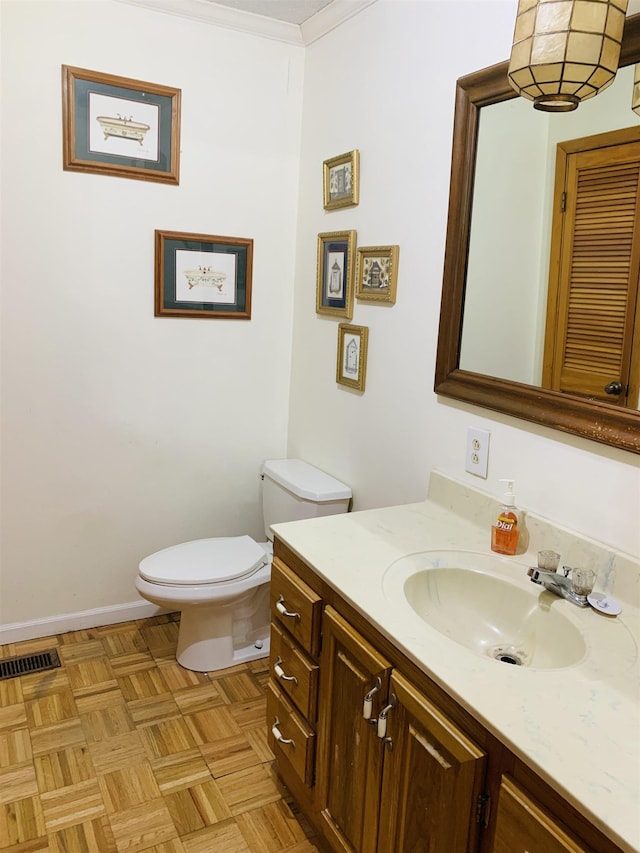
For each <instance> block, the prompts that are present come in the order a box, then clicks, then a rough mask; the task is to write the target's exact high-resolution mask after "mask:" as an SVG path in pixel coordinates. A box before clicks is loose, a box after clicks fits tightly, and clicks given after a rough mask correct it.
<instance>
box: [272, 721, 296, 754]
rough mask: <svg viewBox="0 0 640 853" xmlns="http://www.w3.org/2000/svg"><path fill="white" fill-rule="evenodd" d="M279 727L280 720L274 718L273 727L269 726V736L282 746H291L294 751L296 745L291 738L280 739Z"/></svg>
mask: <svg viewBox="0 0 640 853" xmlns="http://www.w3.org/2000/svg"><path fill="white" fill-rule="evenodd" d="M279 725H280V720H279V719H278V718H277V717H276V718H275V720H274V723H273V725H272V726H271V734H272V735H273V736H274V738H275V739H276V740H277V741H278V743H281V744H283V745H287V746H292V747H293V748H294V749H295V747H296V743H295V741H294V739H293V738H292V737H282V732H281V731H280V729H279V728H278V726H279Z"/></svg>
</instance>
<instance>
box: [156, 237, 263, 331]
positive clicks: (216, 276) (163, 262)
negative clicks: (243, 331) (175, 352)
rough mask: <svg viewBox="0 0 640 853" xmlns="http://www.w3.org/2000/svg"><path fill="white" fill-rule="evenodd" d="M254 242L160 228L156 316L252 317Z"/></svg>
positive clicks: (235, 318) (241, 318)
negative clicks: (161, 229)
mask: <svg viewBox="0 0 640 853" xmlns="http://www.w3.org/2000/svg"><path fill="white" fill-rule="evenodd" d="M252 269H253V240H251V239H247V238H243V237H216V236H210V235H207V234H186V233H183V232H180V231H156V232H155V316H156V317H206V318H216V319H225V320H250V319H251V278H252Z"/></svg>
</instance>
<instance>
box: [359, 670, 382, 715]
mask: <svg viewBox="0 0 640 853" xmlns="http://www.w3.org/2000/svg"><path fill="white" fill-rule="evenodd" d="M381 689H382V681H380V678H379V677H378V678H376V686H375V687H372V688H371V690H370V691H369V692H368V693H367V695H366V696H365V697H364V702H363V704H362V716H363V717H364V718H365V720H370V719H371V712H372V711H373V697H374V695H375V694H376V693H377V692H378V690H381Z"/></svg>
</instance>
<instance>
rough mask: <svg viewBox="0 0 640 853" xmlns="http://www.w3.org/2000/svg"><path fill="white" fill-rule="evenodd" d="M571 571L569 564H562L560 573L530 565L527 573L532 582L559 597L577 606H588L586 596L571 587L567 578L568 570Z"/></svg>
mask: <svg viewBox="0 0 640 853" xmlns="http://www.w3.org/2000/svg"><path fill="white" fill-rule="evenodd" d="M571 571H572V569H571V567H570V566H563V567H562V574H560V572H559V571H557V572H554V571H553V570H551V571H550V570H545V569H538V568H536V567H535V566H532V567H531V568H530V569H529V571H528V572H527V574H528V575H529V577H530V578H531V582H532V583H537V584H539V585H540V586H543V587H544V588H545V589H548V590H549V592H552V593H553V594H554V595H559V596H560V598H566V599H567V601H570V602H571V603H572V604H576V605H577V606H578V607H588V606H589V602H588V601H587V596H586V595H580V594H579V593H577V592H576V591H575V589H574V587H573V582H572V581H571V579H570V578H569V572H571Z"/></svg>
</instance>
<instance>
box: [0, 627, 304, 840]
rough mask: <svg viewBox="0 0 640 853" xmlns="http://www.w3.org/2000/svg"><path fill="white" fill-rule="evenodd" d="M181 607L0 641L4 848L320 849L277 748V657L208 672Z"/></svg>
mask: <svg viewBox="0 0 640 853" xmlns="http://www.w3.org/2000/svg"><path fill="white" fill-rule="evenodd" d="M178 618H179V617H178V615H177V614H169V615H168V616H157V617H154V618H152V619H146V620H139V621H136V622H127V623H121V624H119V625H111V626H107V627H104V628H91V629H88V630H85V631H74V632H71V633H68V634H60V635H58V636H57V637H45V638H42V639H39V640H30V641H28V642H24V643H14V644H10V645H5V646H0V657H9V656H11V655H16V654H25V653H31V652H38V651H44V650H45V649H51V648H56V649H57V650H58V652H59V655H60V659H61V661H62V666H61V667H60V668H59V669H54V670H50V671H47V672H42V673H33V674H30V675H24V676H21V677H19V678H12V679H9V680H6V681H0V851H2V853H120V851H127V853H139V852H140V851H148V853H246V852H247V851H249V853H284V851H287V853H316V851H317V850H318V848H317V847H316V846H315V841H314V837H313V833H312V830H311V828H310V827H309V825H308V824H307V822H306V821H305V819H304V816H302V815H301V814H300V813H299V812H298V811H297V810H296V806H295V804H294V803H293V801H292V799H291V797H290V795H289V793H288V792H287V790H286V789H285V788H284V787H283V786H282V783H281V782H280V781H279V780H278V778H277V776H276V772H275V766H274V763H273V760H274V759H273V754H272V752H271V750H270V749H269V747H268V746H267V740H266V732H267V726H266V717H265V703H266V700H265V685H266V681H267V677H268V660H267V659H266V658H265V659H264V660H259V661H253V662H251V663H248V664H245V665H242V666H237V667H233V668H231V669H225V670H220V671H218V672H213V673H195V672H190V671H188V670H185V669H182V668H181V667H180V666H179V665H178V664H177V663H176V660H175V647H176V640H177V634H178V621H177V620H178Z"/></svg>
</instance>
